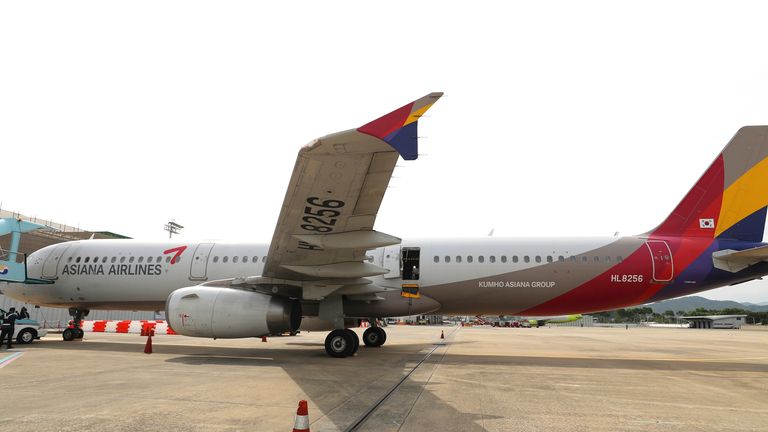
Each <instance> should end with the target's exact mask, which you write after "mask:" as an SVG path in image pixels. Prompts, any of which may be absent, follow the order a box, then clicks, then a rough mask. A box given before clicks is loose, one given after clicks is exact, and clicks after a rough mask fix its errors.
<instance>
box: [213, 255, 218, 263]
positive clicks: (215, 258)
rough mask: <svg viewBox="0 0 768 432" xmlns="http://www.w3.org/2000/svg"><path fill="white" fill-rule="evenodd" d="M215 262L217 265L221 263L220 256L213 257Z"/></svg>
mask: <svg viewBox="0 0 768 432" xmlns="http://www.w3.org/2000/svg"><path fill="white" fill-rule="evenodd" d="M213 262H215V263H217V262H219V256H218V255H216V256H215V257H213Z"/></svg>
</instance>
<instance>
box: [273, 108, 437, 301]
mask: <svg viewBox="0 0 768 432" xmlns="http://www.w3.org/2000/svg"><path fill="white" fill-rule="evenodd" d="M441 96H442V93H430V94H428V95H427V96H424V97H422V98H421V99H417V100H416V101H413V102H411V103H409V104H407V105H405V106H403V107H401V108H399V109H397V110H395V111H392V112H391V113H389V114H387V115H385V116H383V117H381V118H379V119H377V120H374V121H372V122H370V123H368V124H366V125H363V126H361V127H359V128H357V129H350V130H347V131H343V132H338V133H335V134H331V135H327V136H325V137H322V138H318V139H316V140H314V141H312V142H310V143H309V144H307V145H305V146H304V147H303V148H302V149H301V150H299V154H298V157H297V158H296V165H295V166H294V168H293V175H292V176H291V180H290V183H289V184H288V190H287V192H286V194H285V199H284V200H283V206H282V210H281V211H280V217H279V219H278V221H277V226H276V227H275V232H274V235H273V237H272V243H271V245H270V249H269V254H268V256H267V262H266V264H265V267H264V273H263V275H262V277H261V278H259V281H260V282H259V283H260V284H271V285H272V284H275V283H277V282H278V280H285V281H286V285H293V286H297V285H298V286H301V285H302V284H304V282H310V281H329V282H330V280H331V279H332V280H334V281H333V284H334V285H336V286H337V287H338V286H343V285H347V284H348V283H352V282H350V281H354V280H356V281H357V282H356V283H358V284H359V283H370V282H369V281H365V280H362V279H361V278H365V277H366V276H374V275H379V274H384V273H386V272H387V270H386V269H384V268H382V267H380V266H378V265H375V264H373V263H370V262H367V261H366V260H365V258H366V257H365V251H366V250H370V249H374V248H377V247H381V246H386V245H394V244H399V243H400V239H399V238H397V237H394V236H391V235H388V234H384V233H380V232H377V231H374V230H373V226H374V222H375V220H376V214H377V213H378V210H379V206H380V205H381V201H382V199H383V198H384V193H385V192H386V190H387V185H388V184H389V179H390V177H391V176H392V171H393V170H394V168H395V164H396V163H397V160H398V156H402V157H403V159H406V160H413V159H416V158H417V157H418V137H417V124H418V120H419V118H420V117H421V116H422V115H423V114H424V113H425V112H426V111H427V110H428V109H429V108H430V107H431V106H432V104H433V103H435V101H437V100H438V99H439V98H440V97H441ZM288 281H291V282H288ZM328 290H329V291H330V290H331V288H328ZM318 296H319V295H318ZM305 298H307V295H306V292H305Z"/></svg>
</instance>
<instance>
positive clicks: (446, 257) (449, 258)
mask: <svg viewBox="0 0 768 432" xmlns="http://www.w3.org/2000/svg"><path fill="white" fill-rule="evenodd" d="M445 262H447V263H450V262H451V257H450V256H448V255H446V256H445Z"/></svg>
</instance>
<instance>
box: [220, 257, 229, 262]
mask: <svg viewBox="0 0 768 432" xmlns="http://www.w3.org/2000/svg"><path fill="white" fill-rule="evenodd" d="M221 262H224V263H226V262H229V257H228V256H225V257H224V259H222V260H221Z"/></svg>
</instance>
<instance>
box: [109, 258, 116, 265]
mask: <svg viewBox="0 0 768 432" xmlns="http://www.w3.org/2000/svg"><path fill="white" fill-rule="evenodd" d="M116 261H117V257H112V259H111V260H109V262H111V263H112V264H114V263H115V262H116Z"/></svg>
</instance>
